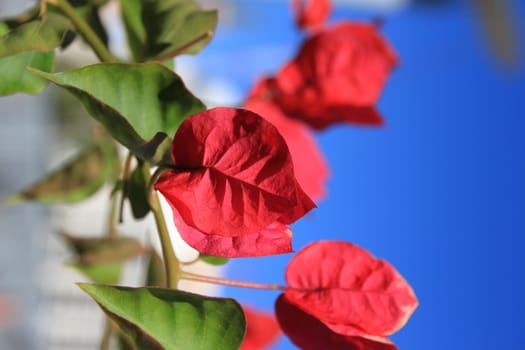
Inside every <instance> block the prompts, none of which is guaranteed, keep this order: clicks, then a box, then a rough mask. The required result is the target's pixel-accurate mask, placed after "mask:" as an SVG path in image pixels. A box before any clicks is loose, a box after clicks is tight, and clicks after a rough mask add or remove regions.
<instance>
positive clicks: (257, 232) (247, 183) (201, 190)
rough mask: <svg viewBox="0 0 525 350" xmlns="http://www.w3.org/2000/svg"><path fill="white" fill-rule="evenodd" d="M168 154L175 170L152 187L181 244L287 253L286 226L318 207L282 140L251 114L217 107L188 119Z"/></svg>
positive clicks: (242, 252)
mask: <svg viewBox="0 0 525 350" xmlns="http://www.w3.org/2000/svg"><path fill="white" fill-rule="evenodd" d="M171 156H172V160H173V162H174V164H175V168H174V169H173V170H170V171H167V172H166V173H164V174H163V175H162V176H161V177H160V179H159V181H158V182H157V183H156V184H155V189H157V190H159V191H160V192H161V193H162V194H163V195H164V197H165V198H166V200H167V201H168V202H169V204H170V205H171V207H172V208H173V214H174V220H175V225H176V226H177V229H178V230H179V233H180V234H181V236H182V238H183V239H184V240H185V241H186V242H187V243H188V244H189V245H190V246H192V247H194V248H195V249H197V250H199V251H200V252H201V253H205V254H210V255H216V256H225V257H238V256H256V255H271V254H277V253H283V252H287V251H290V250H291V244H290V239H291V232H290V229H289V228H288V227H287V226H286V224H290V223H292V222H294V221H296V220H297V219H298V218H300V217H301V216H303V215H304V214H306V212H308V211H309V210H310V209H312V208H313V207H315V204H314V203H313V202H312V201H311V200H310V198H308V196H307V195H306V194H305V193H304V192H303V190H302V189H301V187H300V186H299V185H298V184H297V180H296V179H295V177H294V171H293V165H292V160H291V156H290V153H289V151H288V148H287V146H286V143H285V141H284V140H283V138H282V137H281V135H280V134H279V132H278V131H277V130H276V129H275V127H274V126H273V125H271V124H270V123H268V122H267V121H265V120H264V119H263V118H261V117H260V116H258V115H257V114H255V113H253V112H250V111H247V110H243V109H234V108H215V109H211V110H207V111H204V112H201V113H197V114H195V115H193V116H191V117H189V118H188V119H186V120H185V121H184V122H183V123H182V124H181V126H180V127H179V129H178V130H177V133H176V134H175V137H174V139H173V144H172V149H171Z"/></svg>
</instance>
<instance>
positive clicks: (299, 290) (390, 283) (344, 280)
mask: <svg viewBox="0 0 525 350" xmlns="http://www.w3.org/2000/svg"><path fill="white" fill-rule="evenodd" d="M286 280H287V281H288V284H289V286H290V287H291V289H289V290H287V291H286V296H287V298H288V300H289V301H290V302H292V303H294V304H295V305H296V306H298V307H299V308H301V309H302V310H304V311H305V312H307V313H309V314H310V315H312V316H314V317H316V318H317V319H319V320H320V321H321V322H323V323H324V324H325V325H326V326H328V327H329V328H330V329H332V331H334V332H336V333H339V334H344V335H352V336H361V337H363V336H365V337H369V336H387V335H390V334H392V333H394V332H395V331H397V330H398V329H399V328H401V327H402V326H403V325H404V324H405V323H406V321H407V320H408V318H409V317H410V315H411V314H412V312H413V311H414V310H415V308H416V307H417V305H418V302H417V299H416V297H415V295H414V292H413V291H412V288H411V287H410V285H409V284H408V283H407V282H406V281H405V280H404V279H403V277H402V276H401V275H400V274H399V273H398V272H397V271H396V270H395V269H394V268H393V267H392V266H391V265H390V264H388V263H387V262H386V261H384V260H379V259H375V258H373V257H372V255H371V254H370V253H369V252H367V251H366V250H364V249H362V248H360V247H358V246H356V245H353V244H351V243H347V242H336V241H321V242H316V243H313V244H310V245H309V246H307V247H306V248H304V249H302V250H301V251H300V252H299V253H298V254H297V255H295V256H294V258H293V259H292V260H291V261H290V263H289V264H288V267H287V270H286Z"/></svg>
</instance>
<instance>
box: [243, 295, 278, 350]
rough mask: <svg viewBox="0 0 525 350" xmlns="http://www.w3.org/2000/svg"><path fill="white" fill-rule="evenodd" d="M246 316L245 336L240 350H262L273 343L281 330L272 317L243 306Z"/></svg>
mask: <svg viewBox="0 0 525 350" xmlns="http://www.w3.org/2000/svg"><path fill="white" fill-rule="evenodd" d="M243 309H244V314H245V315H246V336H245V337H244V341H243V343H242V346H241V348H240V350H262V349H266V348H268V347H269V346H270V345H272V343H274V342H275V341H276V340H277V338H278V337H279V334H280V333H281V330H280V328H279V325H278V324H277V322H276V321H275V319H274V318H273V317H272V315H269V314H266V313H263V312H261V311H257V310H254V309H252V308H250V307H247V306H246V305H243Z"/></svg>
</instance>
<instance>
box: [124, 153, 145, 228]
mask: <svg viewBox="0 0 525 350" xmlns="http://www.w3.org/2000/svg"><path fill="white" fill-rule="evenodd" d="M144 165H145V164H144V163H143V162H139V164H137V167H136V168H135V170H133V172H132V173H131V176H130V177H129V179H128V187H127V191H126V196H127V197H128V199H129V203H130V204H131V212H132V213H133V217H134V218H135V219H142V218H143V217H145V216H146V215H148V213H149V211H150V206H149V203H148V197H147V187H148V183H147V181H146V177H145V174H144V172H145V171H147V170H146V169H144Z"/></svg>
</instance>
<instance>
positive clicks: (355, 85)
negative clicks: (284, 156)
mask: <svg viewBox="0 0 525 350" xmlns="http://www.w3.org/2000/svg"><path fill="white" fill-rule="evenodd" d="M396 64H397V57H396V55H395V53H394V51H393V49H392V48H391V47H390V45H389V44H388V42H387V41H386V40H385V39H383V38H382V37H381V35H380V34H379V32H378V30H377V28H376V26H375V25H372V24H366V23H350V22H344V23H339V24H338V25H336V26H334V27H333V28H331V29H326V30H322V31H319V32H317V33H315V34H313V35H312V36H311V37H310V38H309V39H307V40H306V42H305V43H304V44H303V45H302V47H301V49H300V50H299V53H298V55H297V57H295V59H294V60H292V61H291V62H290V63H288V64H287V65H285V66H284V68H283V69H282V70H281V71H280V72H279V74H278V75H277V77H276V78H275V80H274V81H273V82H272V86H271V89H270V91H269V93H270V94H271V95H272V96H273V99H274V100H275V101H276V102H277V103H278V104H279V105H280V106H281V108H282V109H283V110H284V111H285V112H286V113H287V114H288V115H290V116H291V117H294V118H297V119H301V120H303V121H304V122H306V123H307V124H309V125H310V126H311V127H313V128H315V129H323V128H325V127H327V126H329V125H331V124H333V123H339V122H349V123H357V124H369V125H377V124H381V123H382V118H381V116H380V115H379V114H378V113H377V112H376V111H375V108H374V105H375V104H376V102H377V100H378V98H379V95H380V93H381V91H382V89H383V86H384V84H385V82H386V79H387V78H388V75H389V74H390V71H391V70H392V68H393V67H394V66H395V65H396Z"/></svg>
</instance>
